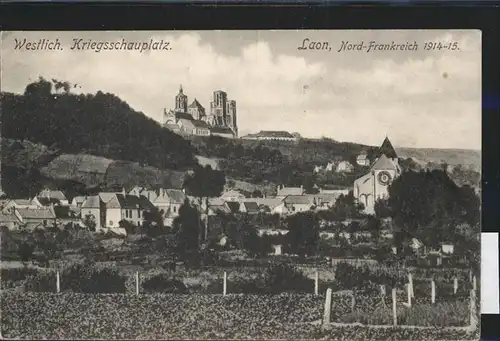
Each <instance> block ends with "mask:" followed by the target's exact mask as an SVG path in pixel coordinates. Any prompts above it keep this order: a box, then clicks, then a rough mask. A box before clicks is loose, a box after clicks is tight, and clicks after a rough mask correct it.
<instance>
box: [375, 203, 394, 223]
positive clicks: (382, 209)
mask: <svg viewBox="0 0 500 341" xmlns="http://www.w3.org/2000/svg"><path fill="white" fill-rule="evenodd" d="M374 208H375V216H376V217H377V218H380V219H384V218H388V217H390V216H391V215H392V213H391V208H390V207H389V202H388V200H387V199H378V200H376V201H375V207H374Z"/></svg>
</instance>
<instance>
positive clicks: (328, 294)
mask: <svg viewBox="0 0 500 341" xmlns="http://www.w3.org/2000/svg"><path fill="white" fill-rule="evenodd" d="M331 310H332V289H330V288H328V289H326V297H325V312H324V314H323V324H324V325H329V324H330V312H331Z"/></svg>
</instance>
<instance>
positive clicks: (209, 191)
mask: <svg viewBox="0 0 500 341" xmlns="http://www.w3.org/2000/svg"><path fill="white" fill-rule="evenodd" d="M225 184H226V178H225V175H224V173H223V172H220V171H217V170H213V169H212V167H210V166H209V165H207V166H205V167H201V166H198V167H196V168H195V169H194V171H193V172H191V173H190V174H188V175H187V176H186V178H185V180H184V186H183V187H184V188H185V189H186V191H187V193H188V194H189V195H192V196H195V197H197V198H198V201H199V204H200V207H204V209H205V214H204V216H205V217H204V218H205V223H204V225H205V233H204V237H203V233H202V230H201V226H202V224H201V221H200V223H199V224H198V226H199V228H200V229H199V231H198V233H197V235H198V238H199V242H200V243H201V241H202V239H204V240H205V241H207V240H208V198H213V197H219V196H220V195H221V193H222V190H223V189H224V185H225ZM203 200H204V203H203Z"/></svg>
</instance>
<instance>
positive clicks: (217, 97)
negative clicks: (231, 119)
mask: <svg viewBox="0 0 500 341" xmlns="http://www.w3.org/2000/svg"><path fill="white" fill-rule="evenodd" d="M226 110H227V93H225V92H224V91H222V90H217V91H214V99H213V102H211V103H210V116H211V118H212V120H213V121H214V122H215V125H217V126H221V127H224V126H226V122H227V118H226V116H227V111H226Z"/></svg>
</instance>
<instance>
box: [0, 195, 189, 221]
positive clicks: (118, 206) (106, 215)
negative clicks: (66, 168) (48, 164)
mask: <svg viewBox="0 0 500 341" xmlns="http://www.w3.org/2000/svg"><path fill="white" fill-rule="evenodd" d="M185 198H186V195H185V194H184V192H183V191H181V190H178V189H158V190H147V189H144V188H139V187H135V188H133V189H132V190H131V191H130V192H128V193H127V192H126V191H125V190H123V191H122V192H117V193H115V192H101V193H99V194H97V195H92V196H77V197H74V198H73V199H72V200H71V202H70V201H68V199H67V198H66V197H65V195H64V193H62V192H61V191H57V190H56V191H54V190H44V191H42V192H40V193H39V194H38V195H37V196H35V197H34V198H32V199H10V200H4V201H3V202H2V203H1V204H0V206H1V207H0V208H1V213H0V225H1V226H7V227H8V228H9V229H17V228H19V227H21V226H23V227H25V228H27V229H35V228H38V227H46V226H54V225H62V226H64V225H67V224H68V223H71V224H74V225H79V226H82V227H83V226H85V224H89V223H91V224H93V225H94V224H95V228H96V229H103V228H111V229H116V228H119V227H120V221H122V220H127V221H129V222H130V223H132V224H134V225H136V226H142V224H143V222H144V212H146V211H152V210H154V209H155V208H157V209H158V210H159V211H160V212H161V213H162V216H163V218H164V223H165V224H166V225H171V224H172V221H173V219H175V217H176V216H178V212H179V208H180V206H181V205H182V204H183V203H184V200H185Z"/></svg>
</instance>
